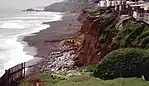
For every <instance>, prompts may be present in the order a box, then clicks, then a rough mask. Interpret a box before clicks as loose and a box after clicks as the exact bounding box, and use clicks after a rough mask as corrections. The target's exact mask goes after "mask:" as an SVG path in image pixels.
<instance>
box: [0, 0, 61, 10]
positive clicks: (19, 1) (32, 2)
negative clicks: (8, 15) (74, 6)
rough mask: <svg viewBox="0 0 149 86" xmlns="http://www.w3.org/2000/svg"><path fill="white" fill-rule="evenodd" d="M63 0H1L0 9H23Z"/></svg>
mask: <svg viewBox="0 0 149 86" xmlns="http://www.w3.org/2000/svg"><path fill="white" fill-rule="evenodd" d="M59 1H63V0H0V9H4V8H5V9H12V8H13V9H23V8H30V7H37V6H46V5H49V4H51V3H54V2H59Z"/></svg>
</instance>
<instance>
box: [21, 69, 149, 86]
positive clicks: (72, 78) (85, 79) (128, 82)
mask: <svg viewBox="0 0 149 86" xmlns="http://www.w3.org/2000/svg"><path fill="white" fill-rule="evenodd" d="M81 69H82V68H81ZM81 69H80V70H79V71H78V70H74V71H71V72H69V73H67V74H65V73H64V74H52V73H42V74H41V75H40V76H39V77H38V79H40V81H41V82H39V83H40V84H42V85H44V86H149V82H148V81H144V80H142V79H139V78H117V79H113V80H102V79H100V78H97V77H93V76H91V75H89V74H87V73H82V72H80V71H84V69H82V70H81ZM85 69H86V68H85ZM36 80H37V79H36V78H28V79H25V80H24V81H22V83H21V84H20V86H33V81H36ZM27 83H28V84H27ZM23 84H24V85H23Z"/></svg>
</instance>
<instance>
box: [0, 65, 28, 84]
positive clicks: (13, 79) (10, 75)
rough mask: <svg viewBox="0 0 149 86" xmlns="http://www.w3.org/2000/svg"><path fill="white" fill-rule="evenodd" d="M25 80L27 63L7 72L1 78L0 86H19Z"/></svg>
mask: <svg viewBox="0 0 149 86" xmlns="http://www.w3.org/2000/svg"><path fill="white" fill-rule="evenodd" d="M23 78H25V63H21V64H18V65H16V66H14V67H12V68H10V69H8V70H6V71H5V74H4V75H3V76H2V77H1V78H0V86H17V85H18V83H19V82H20V81H21V80H22V79H23Z"/></svg>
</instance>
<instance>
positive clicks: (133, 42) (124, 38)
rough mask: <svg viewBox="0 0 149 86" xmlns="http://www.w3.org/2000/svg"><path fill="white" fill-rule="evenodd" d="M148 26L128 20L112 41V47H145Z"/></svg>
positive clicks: (148, 34) (148, 30) (148, 32)
mask: <svg viewBox="0 0 149 86" xmlns="http://www.w3.org/2000/svg"><path fill="white" fill-rule="evenodd" d="M148 36H149V26H148V25H146V24H143V23H140V22H135V21H134V20H128V21H126V22H125V23H124V24H123V28H122V29H121V30H120V31H119V32H118V34H117V35H116V36H115V38H114V40H113V41H112V43H111V45H110V47H112V49H114V50H115V49H118V48H127V47H138V48H147V44H148V43H149V41H148Z"/></svg>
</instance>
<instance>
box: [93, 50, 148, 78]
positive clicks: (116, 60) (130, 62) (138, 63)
mask: <svg viewBox="0 0 149 86" xmlns="http://www.w3.org/2000/svg"><path fill="white" fill-rule="evenodd" d="M148 61H149V53H148V51H146V50H142V49H135V48H126V49H118V50H115V51H112V52H110V53H109V54H107V55H106V56H105V57H104V58H103V59H102V61H100V62H99V65H98V67H97V69H96V70H95V72H94V75H95V76H97V77H100V78H102V79H113V78H118V77H141V76H142V75H144V76H145V77H146V78H149V76H148V72H149V70H148V68H149V67H148V64H149V63H148Z"/></svg>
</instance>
